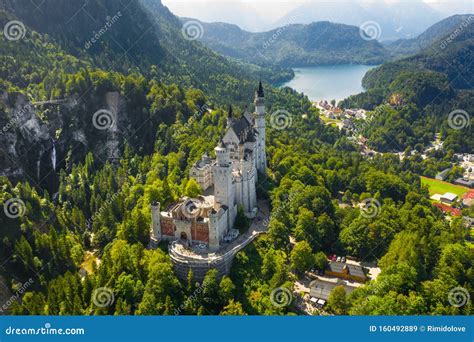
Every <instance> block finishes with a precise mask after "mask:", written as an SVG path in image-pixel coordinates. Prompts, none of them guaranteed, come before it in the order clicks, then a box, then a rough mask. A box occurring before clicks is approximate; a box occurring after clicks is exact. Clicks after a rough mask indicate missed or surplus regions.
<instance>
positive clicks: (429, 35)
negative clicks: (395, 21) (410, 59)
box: [386, 14, 474, 56]
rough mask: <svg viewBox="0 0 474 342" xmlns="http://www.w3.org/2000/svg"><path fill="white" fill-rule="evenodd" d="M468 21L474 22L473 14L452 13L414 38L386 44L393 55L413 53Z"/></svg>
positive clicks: (466, 23)
mask: <svg viewBox="0 0 474 342" xmlns="http://www.w3.org/2000/svg"><path fill="white" fill-rule="evenodd" d="M469 23H474V16H473V15H469V14H465V15H453V16H451V17H449V18H446V19H443V20H441V21H440V22H438V23H436V24H434V25H432V26H430V27H429V28H428V29H427V30H426V31H425V32H423V33H422V34H420V35H419V36H418V37H416V38H412V39H400V40H397V41H395V42H391V43H389V44H387V45H386V46H387V48H388V49H390V50H391V51H392V53H393V54H394V55H395V56H397V55H410V54H415V53H416V52H419V51H420V50H422V49H424V48H427V47H428V46H430V45H431V44H433V43H434V42H436V41H438V40H441V39H443V38H445V37H447V36H448V35H450V34H451V33H452V32H454V31H455V30H456V29H460V30H461V29H462V28H463V27H464V26H465V25H469Z"/></svg>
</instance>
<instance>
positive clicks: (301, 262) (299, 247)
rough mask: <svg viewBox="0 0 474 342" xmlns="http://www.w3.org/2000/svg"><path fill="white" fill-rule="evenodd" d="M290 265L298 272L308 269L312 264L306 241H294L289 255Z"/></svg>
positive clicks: (312, 259)
mask: <svg viewBox="0 0 474 342" xmlns="http://www.w3.org/2000/svg"><path fill="white" fill-rule="evenodd" d="M290 259H291V267H292V268H293V269H294V270H295V271H296V272H298V273H303V272H305V271H307V270H309V269H310V268H311V267H312V266H313V265H314V256H313V251H312V249H311V246H310V245H309V243H308V242H306V241H300V242H298V243H296V245H295V247H293V250H292V251H291V255H290Z"/></svg>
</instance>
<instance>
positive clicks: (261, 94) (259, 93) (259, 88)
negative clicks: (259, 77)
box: [257, 81, 265, 97]
mask: <svg viewBox="0 0 474 342" xmlns="http://www.w3.org/2000/svg"><path fill="white" fill-rule="evenodd" d="M257 96H258V97H265V94H264V93H263V86H262V81H259V82H258V90H257Z"/></svg>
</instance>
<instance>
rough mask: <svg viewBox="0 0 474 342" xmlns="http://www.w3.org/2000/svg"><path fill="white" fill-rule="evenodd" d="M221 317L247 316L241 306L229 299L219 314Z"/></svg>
mask: <svg viewBox="0 0 474 342" xmlns="http://www.w3.org/2000/svg"><path fill="white" fill-rule="evenodd" d="M221 315H223V316H243V315H247V314H246V313H245V311H244V309H243V308H242V304H240V303H239V302H236V301H234V300H233V299H231V300H230V301H229V304H227V305H226V306H225V307H224V309H223V310H222V312H221Z"/></svg>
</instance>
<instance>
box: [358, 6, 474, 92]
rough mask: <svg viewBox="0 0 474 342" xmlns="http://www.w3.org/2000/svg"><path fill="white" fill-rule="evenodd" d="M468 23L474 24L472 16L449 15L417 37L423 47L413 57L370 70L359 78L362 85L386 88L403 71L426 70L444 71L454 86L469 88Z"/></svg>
mask: <svg viewBox="0 0 474 342" xmlns="http://www.w3.org/2000/svg"><path fill="white" fill-rule="evenodd" d="M469 22H471V23H473V24H474V15H467V16H454V17H450V18H448V19H446V20H444V21H443V22H441V23H439V24H440V25H435V26H434V27H432V28H430V29H428V30H427V31H426V32H425V33H423V34H422V35H420V36H419V37H418V38H417V39H416V40H417V42H418V43H419V44H421V45H425V44H426V45H427V46H426V47H424V48H423V49H422V50H421V51H420V52H419V53H417V54H416V55H414V56H410V57H406V58H403V59H401V60H398V61H394V62H389V63H385V64H383V65H381V66H380V67H378V68H375V69H372V70H370V71H369V72H368V73H367V74H366V75H365V77H364V79H363V81H362V82H363V85H364V87H366V88H368V89H370V88H377V87H386V86H387V85H388V84H389V83H390V82H392V81H393V80H394V79H395V78H396V77H397V76H398V74H400V73H402V72H407V71H414V70H423V69H427V70H431V71H435V72H439V73H442V74H445V75H446V76H447V78H448V80H449V81H450V83H451V86H453V87H454V88H457V89H472V88H473V87H474V65H473V64H472V61H473V60H474V25H472V24H469ZM429 42H431V43H429Z"/></svg>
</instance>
